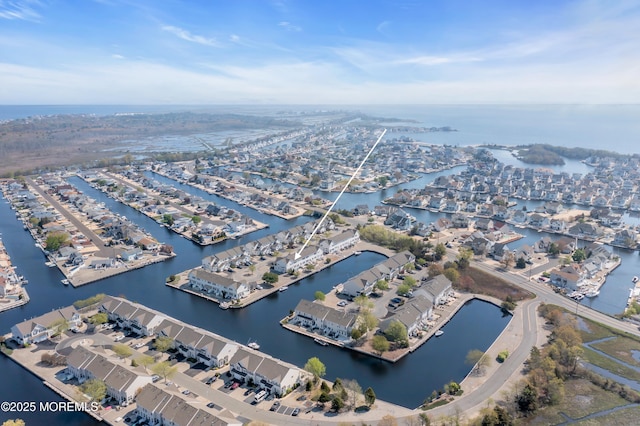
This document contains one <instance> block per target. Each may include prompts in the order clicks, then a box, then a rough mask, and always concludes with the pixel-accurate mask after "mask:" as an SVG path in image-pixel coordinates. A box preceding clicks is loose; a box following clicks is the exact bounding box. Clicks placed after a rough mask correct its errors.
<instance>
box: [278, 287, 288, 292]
mask: <svg viewBox="0 0 640 426" xmlns="http://www.w3.org/2000/svg"><path fill="white" fill-rule="evenodd" d="M287 290H289V287H287V286H286V285H285V286H284V287H280V288H279V289H278V291H280V292H283V291H287Z"/></svg>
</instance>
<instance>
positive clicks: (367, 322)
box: [358, 310, 380, 334]
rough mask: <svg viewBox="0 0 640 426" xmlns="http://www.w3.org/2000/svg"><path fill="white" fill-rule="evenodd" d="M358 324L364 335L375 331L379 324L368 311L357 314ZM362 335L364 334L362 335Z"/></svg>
mask: <svg viewBox="0 0 640 426" xmlns="http://www.w3.org/2000/svg"><path fill="white" fill-rule="evenodd" d="M358 322H359V323H360V325H361V326H362V328H363V329H364V331H365V333H366V332H368V331H371V330H373V329H375V328H376V327H377V326H378V323H379V322H380V321H379V320H378V318H376V316H375V315H374V314H373V312H371V311H369V310H364V311H362V312H360V314H358ZM363 334H364V333H363Z"/></svg>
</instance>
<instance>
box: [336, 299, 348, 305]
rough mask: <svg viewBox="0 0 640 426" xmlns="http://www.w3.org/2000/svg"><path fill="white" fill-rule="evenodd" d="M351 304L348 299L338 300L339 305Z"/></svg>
mask: <svg viewBox="0 0 640 426" xmlns="http://www.w3.org/2000/svg"><path fill="white" fill-rule="evenodd" d="M348 304H349V302H347V301H346V300H341V301H339V302H338V306H347V305H348Z"/></svg>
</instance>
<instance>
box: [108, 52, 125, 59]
mask: <svg viewBox="0 0 640 426" xmlns="http://www.w3.org/2000/svg"><path fill="white" fill-rule="evenodd" d="M111 57H112V58H113V59H124V56H122V55H118V54H117V53H114V54H113V55H111Z"/></svg>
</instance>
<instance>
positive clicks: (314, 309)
mask: <svg viewBox="0 0 640 426" xmlns="http://www.w3.org/2000/svg"><path fill="white" fill-rule="evenodd" d="M357 318H358V316H357V315H356V314H353V313H351V312H346V311H343V310H338V309H334V308H332V307H330V306H326V305H324V304H322V303H321V302H311V301H309V300H305V299H302V300H300V302H298V305H297V306H296V308H295V309H294V311H293V319H292V320H291V322H292V323H294V324H297V325H299V326H301V327H305V328H310V329H317V330H318V331H319V334H323V335H326V336H329V337H331V338H334V339H342V340H344V339H349V338H350V337H351V331H352V330H353V328H354V327H355V326H356V323H357Z"/></svg>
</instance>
